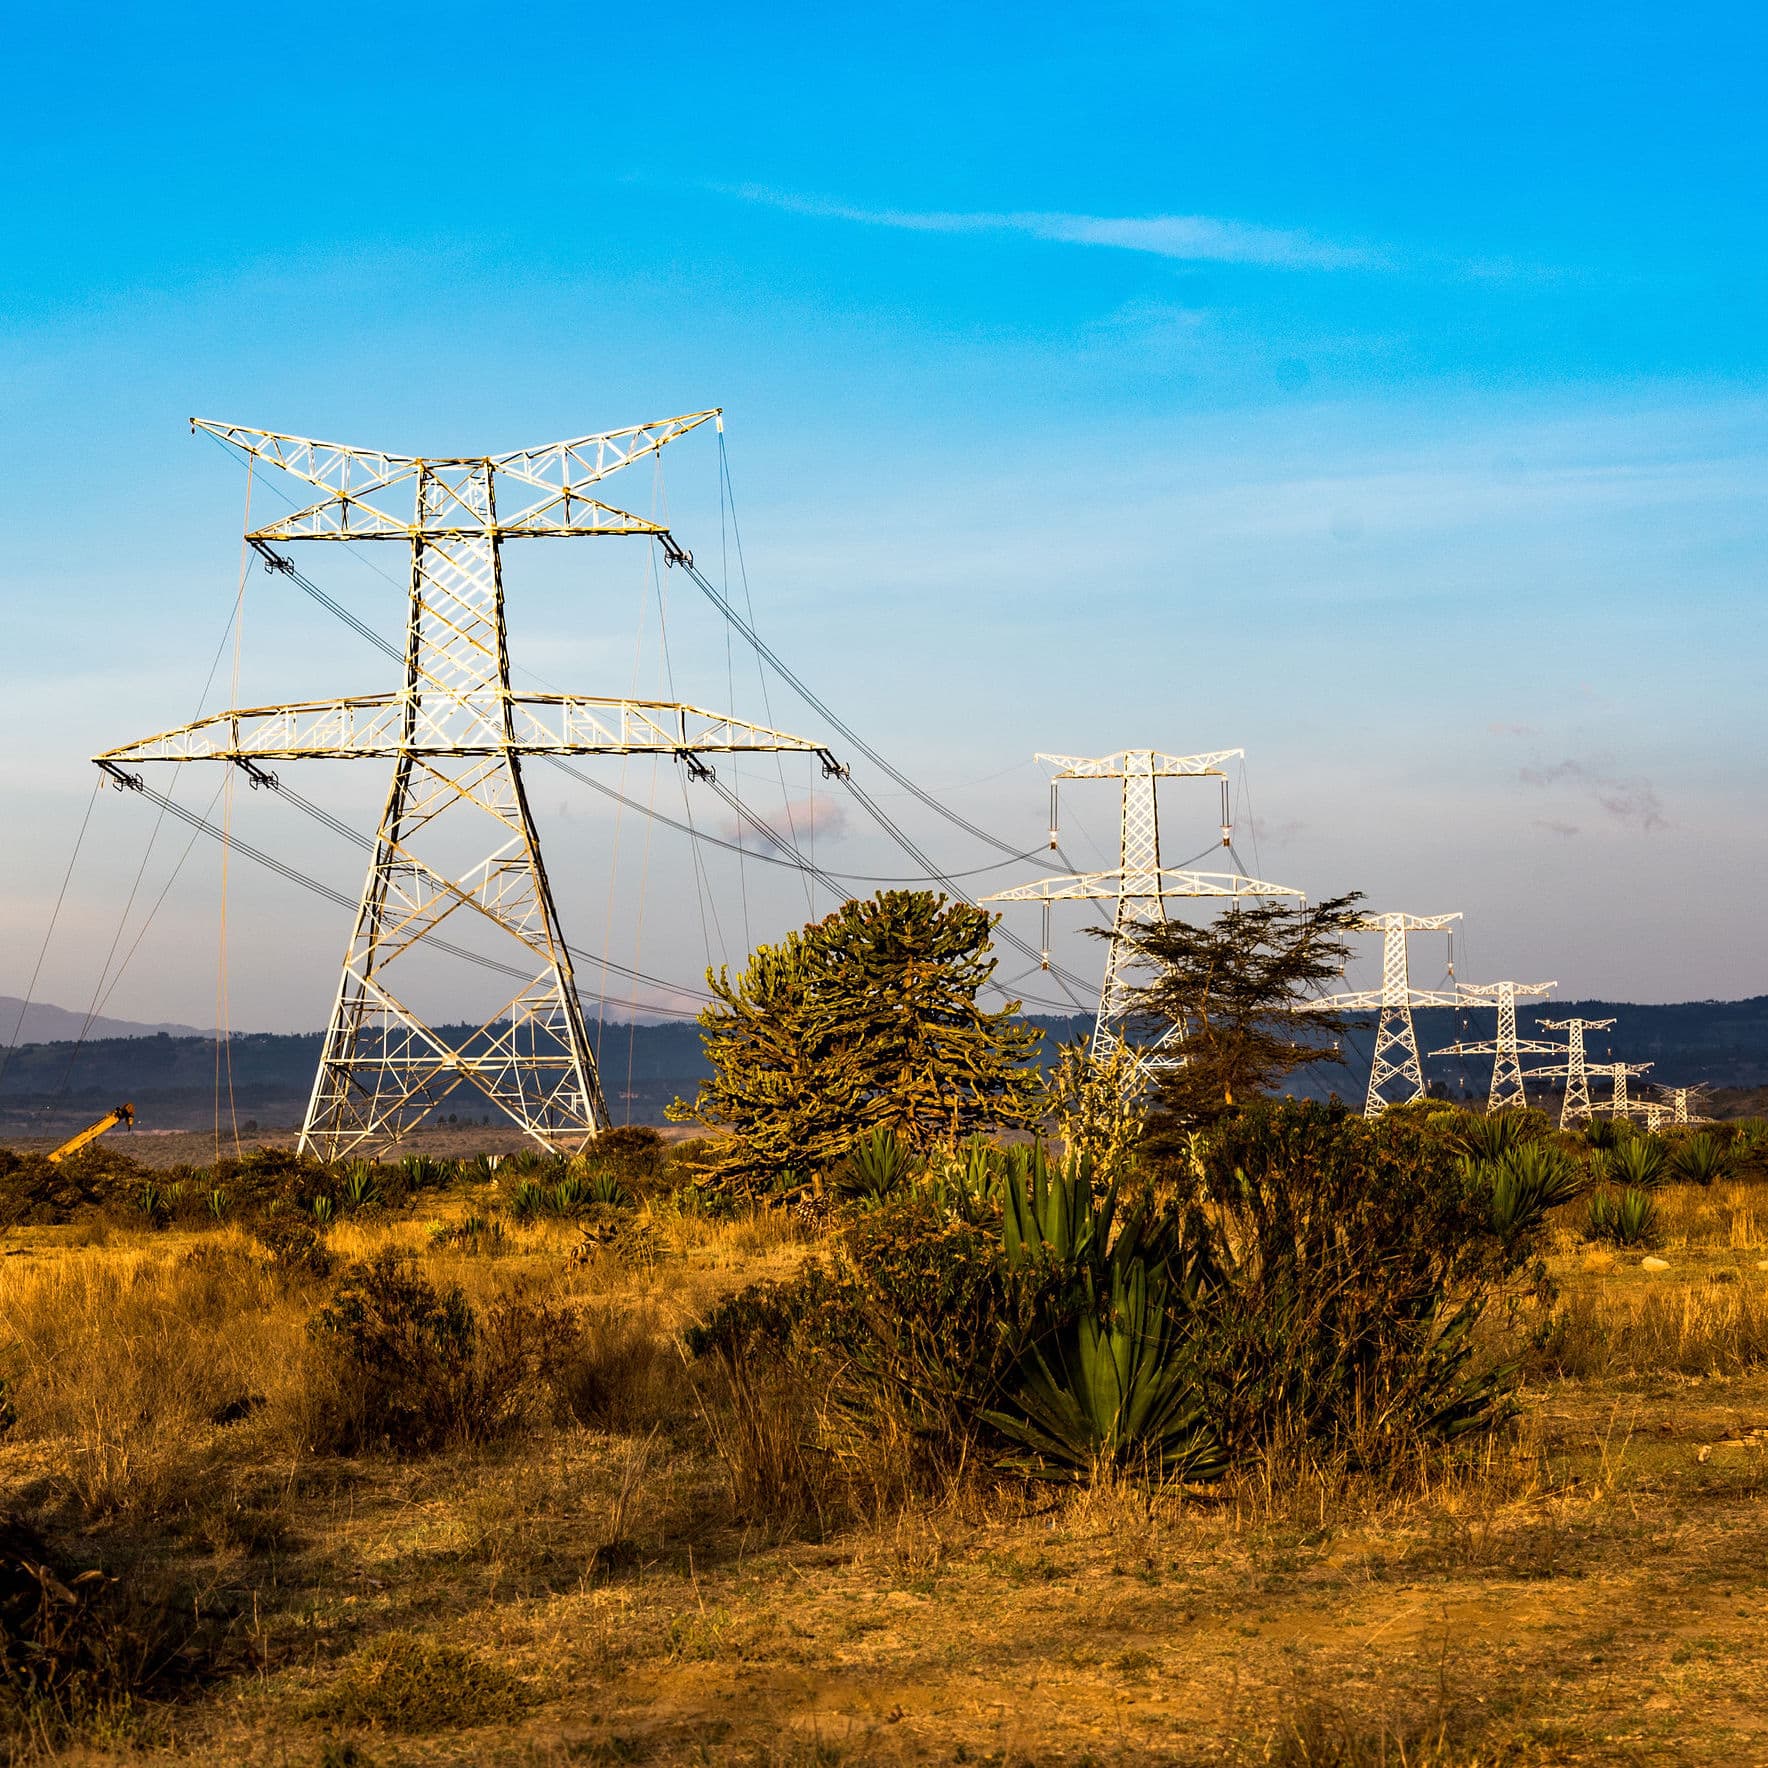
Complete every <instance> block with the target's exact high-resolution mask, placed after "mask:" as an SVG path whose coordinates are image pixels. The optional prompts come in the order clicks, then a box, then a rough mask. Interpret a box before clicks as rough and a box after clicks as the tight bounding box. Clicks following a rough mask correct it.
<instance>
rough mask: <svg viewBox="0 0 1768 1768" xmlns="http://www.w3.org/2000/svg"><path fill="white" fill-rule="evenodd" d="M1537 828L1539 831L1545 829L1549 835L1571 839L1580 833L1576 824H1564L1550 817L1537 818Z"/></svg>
mask: <svg viewBox="0 0 1768 1768" xmlns="http://www.w3.org/2000/svg"><path fill="white" fill-rule="evenodd" d="M1535 827H1536V828H1537V829H1545V830H1546V831H1547V833H1548V834H1549V835H1565V836H1568V837H1569V836H1572V835H1575V834H1577V833H1578V825H1577V824H1576V823H1562V822H1559V821H1557V820H1555V819H1554V818H1553V817H1550V816H1538V817H1536V818H1535Z"/></svg>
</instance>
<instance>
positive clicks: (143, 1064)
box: [0, 996, 1768, 1136]
mask: <svg viewBox="0 0 1768 1768" xmlns="http://www.w3.org/2000/svg"><path fill="white" fill-rule="evenodd" d="M46 1010H47V1011H50V1012H55V1011H57V1009H53V1008H50V1009H46ZM4 1011H5V1005H4V1002H0V1013H3V1012H4ZM17 1013H18V1005H17V1002H16V1001H15V1002H14V1003H13V1004H12V1007H11V1014H12V1017H14V1018H16V1017H17ZM1573 1014H1576V1015H1577V1016H1578V1017H1580V1018H1584V1019H1607V1018H1613V1019H1615V1020H1616V1021H1618V1023H1617V1024H1616V1025H1615V1027H1614V1029H1613V1030H1612V1031H1609V1032H1600V1033H1592V1034H1591V1038H1590V1055H1591V1058H1592V1060H1596V1061H1601V1060H1605V1059H1607V1058H1608V1056H1609V1055H1610V1053H1611V1051H1612V1053H1613V1054H1614V1055H1616V1056H1620V1055H1625V1056H1626V1057H1627V1059H1628V1060H1630V1061H1644V1062H1651V1063H1652V1064H1653V1065H1654V1066H1653V1067H1652V1069H1651V1071H1650V1073H1649V1074H1647V1075H1646V1076H1645V1077H1644V1081H1643V1083H1636V1091H1637V1090H1638V1089H1639V1086H1640V1085H1647V1086H1648V1085H1650V1084H1651V1083H1654V1082H1655V1083H1660V1084H1663V1085H1666V1086H1680V1085H1686V1084H1689V1083H1692V1082H1696V1081H1706V1082H1707V1083H1708V1084H1709V1085H1711V1086H1713V1087H1715V1088H1725V1089H1731V1091H1730V1092H1729V1093H1728V1094H1727V1095H1726V1096H1724V1097H1722V1098H1720V1099H1718V1100H1716V1101H1715V1105H1716V1107H1717V1108H1718V1109H1721V1110H1730V1111H1743V1110H1751V1109H1760V1096H1759V1095H1755V1094H1753V1093H1752V1091H1751V1089H1759V1088H1762V1087H1765V1086H1768V996H1757V997H1755V998H1753V999H1750V1000H1743V1001H1683V1002H1679V1003H1676V1004H1674V1005H1669V1006H1640V1005H1637V1004H1634V1003H1630V1002H1624V1001H1557V1002H1545V1003H1542V1002H1531V1003H1528V1004H1526V1005H1519V1007H1518V1010H1517V1021H1518V1029H1519V1031H1520V1032H1521V1034H1522V1036H1524V1037H1525V1038H1526V1037H1528V1036H1530V1034H1531V1033H1533V1032H1534V1031H1535V1024H1536V1021H1537V1020H1539V1019H1542V1018H1549V1019H1564V1018H1568V1017H1570V1016H1572V1015H1573ZM66 1017H67V1018H69V1019H72V1020H73V1025H72V1028H71V1029H72V1030H73V1031H75V1032H77V1031H78V1028H79V1017H78V1016H77V1015H71V1014H70V1015H66ZM1493 1018H1494V1015H1493V1014H1492V1013H1490V1012H1475V1013H1461V1012H1458V1011H1456V1010H1454V1009H1448V1008H1435V1009H1431V1010H1428V1011H1421V1012H1419V1013H1418V1014H1417V1015H1416V1024H1417V1029H1418V1042H1419V1047H1420V1048H1421V1049H1422V1050H1424V1051H1426V1052H1429V1051H1431V1050H1435V1049H1440V1048H1442V1047H1444V1046H1445V1045H1448V1044H1452V1043H1454V1042H1455V1041H1456V1040H1457V1039H1458V1038H1462V1039H1468V1040H1473V1039H1481V1038H1487V1037H1490V1036H1491V1034H1492V1029H1493ZM1032 1022H1033V1023H1034V1024H1036V1025H1039V1026H1041V1027H1043V1029H1044V1030H1045V1032H1046V1034H1047V1038H1046V1045H1045V1049H1046V1056H1047V1057H1049V1056H1053V1055H1054V1051H1055V1047H1056V1045H1058V1044H1059V1043H1062V1042H1064V1041H1067V1040H1069V1039H1072V1038H1076V1037H1084V1036H1085V1035H1087V1033H1089V1032H1090V1031H1091V1029H1092V1019H1091V1016H1090V1015H1075V1016H1072V1017H1068V1018H1046V1017H1042V1016H1038V1017H1035V1018H1034V1019H1033V1021H1032ZM107 1023H114V1022H104V1021H101V1022H100V1025H101V1026H103V1025H106V1024H107ZM0 1028H3V1029H8V1030H9V1029H10V1027H9V1026H7V1025H5V1022H4V1021H3V1020H0ZM1541 1035H1542V1036H1544V1037H1554V1036H1555V1035H1556V1034H1553V1033H1543V1034H1541ZM1371 1037H1372V1032H1371V1031H1369V1030H1364V1031H1361V1032H1358V1033H1355V1034H1354V1035H1353V1036H1352V1038H1351V1040H1350V1048H1349V1050H1348V1052H1347V1055H1348V1058H1349V1059H1348V1061H1347V1062H1346V1063H1345V1064H1344V1065H1343V1066H1342V1067H1337V1066H1328V1065H1321V1066H1320V1067H1318V1068H1315V1069H1313V1070H1311V1071H1309V1072H1307V1073H1304V1074H1302V1075H1298V1076H1297V1077H1296V1081H1295V1084H1294V1086H1293V1088H1292V1090H1293V1091H1295V1092H1297V1093H1299V1094H1303V1095H1305V1096H1311V1097H1316V1098H1323V1097H1325V1096H1326V1095H1327V1094H1328V1093H1332V1092H1336V1093H1338V1094H1339V1095H1340V1096H1341V1097H1343V1098H1346V1099H1350V1100H1360V1099H1361V1098H1362V1096H1363V1089H1364V1086H1365V1084H1366V1082H1367V1078H1368V1072H1369V1050H1370V1043H1371ZM319 1041H320V1040H319V1034H318V1033H317V1032H311V1033H305V1034H302V1035H298V1036H279V1035H276V1034H273V1033H268V1032H254V1033H249V1034H246V1035H243V1036H236V1037H234V1038H233V1039H232V1040H231V1042H230V1045H229V1053H230V1057H231V1065H232V1071H233V1101H234V1110H235V1112H236V1113H237V1115H238V1117H239V1119H240V1121H241V1122H242V1123H244V1122H247V1121H253V1122H256V1123H257V1124H258V1125H260V1126H261V1127H262V1128H264V1129H271V1128H279V1129H280V1128H290V1127H293V1126H295V1125H297V1124H299V1122H300V1121H301V1117H302V1114H303V1112H304V1111H305V1109H306V1105H307V1094H308V1090H309V1088H310V1087H311V1086H312V1083H313V1070H314V1067H315V1065H316V1064H317V1063H318V1060H319ZM215 1056H216V1050H215V1041H214V1039H213V1038H212V1037H210V1036H206V1035H203V1034H201V1033H193V1032H190V1031H188V1029H187V1028H185V1027H177V1028H172V1029H170V1030H164V1031H155V1030H154V1029H153V1028H151V1027H148V1026H131V1027H129V1028H128V1029H126V1030H124V1031H122V1032H114V1031H106V1032H105V1033H104V1035H98V1031H97V1029H96V1028H95V1031H94V1034H93V1035H92V1036H90V1037H88V1039H87V1040H86V1042H85V1043H84V1044H81V1045H79V1046H77V1047H76V1045H75V1044H73V1043H72V1042H71V1041H68V1040H66V1039H62V1040H43V1041H36V1042H30V1043H24V1044H21V1045H20V1047H19V1048H18V1049H17V1050H16V1051H14V1052H13V1054H12V1056H11V1057H10V1058H9V1060H8V1062H7V1070H6V1074H5V1077H4V1079H3V1080H0V1135H13V1136H18V1135H27V1134H38V1135H41V1134H47V1133H50V1132H52V1131H56V1130H65V1129H71V1128H74V1127H77V1126H78V1125H79V1124H81V1123H84V1122H86V1121H88V1120H89V1119H91V1118H92V1117H94V1116H95V1115H97V1114H98V1113H99V1112H100V1111H104V1110H107V1109H109V1107H110V1106H112V1105H115V1104H117V1103H119V1102H120V1101H122V1100H124V1099H127V1100H130V1101H131V1102H132V1103H133V1104H134V1105H135V1106H136V1108H137V1110H138V1111H139V1112H140V1115H141V1122H142V1127H143V1128H144V1129H189V1128H198V1127H201V1126H203V1125H205V1124H208V1123H211V1122H212V1121H213V1119H214V1111H215V1071H216V1062H215ZM597 1060H598V1062H599V1064H600V1067H601V1075H602V1087H603V1090H604V1091H605V1092H606V1094H607V1097H608V1104H609V1106H610V1108H611V1109H612V1111H613V1113H614V1116H615V1118H616V1120H624V1119H630V1120H631V1121H632V1122H635V1123H661V1122H663V1111H664V1107H665V1106H666V1105H667V1104H668V1103H669V1101H670V1100H671V1099H674V1098H675V1097H677V1096H678V1095H685V1094H691V1093H692V1092H693V1091H694V1088H695V1086H696V1084H697V1083H698V1081H699V1079H700V1077H701V1076H702V1075H703V1074H705V1072H706V1063H705V1058H704V1056H703V1054H702V1052H701V1049H700V1032H699V1027H698V1026H697V1025H695V1024H693V1023H692V1022H691V1021H688V1020H666V1021H664V1022H662V1023H660V1024H655V1025H631V1026H628V1025H608V1026H606V1027H604V1028H603V1030H602V1032H601V1034H600V1037H599V1039H598V1040H597ZM1526 1060H1527V1059H1525V1062H1526ZM1534 1060H1539V1058H1535V1059H1534ZM1425 1074H1426V1077H1427V1078H1428V1079H1429V1080H1430V1081H1431V1082H1432V1083H1433V1084H1434V1085H1439V1086H1443V1087H1446V1088H1447V1089H1448V1091H1449V1093H1450V1094H1451V1095H1452V1096H1454V1097H1460V1096H1462V1094H1464V1093H1465V1094H1467V1095H1468V1096H1470V1097H1472V1098H1476V1099H1477V1098H1483V1097H1484V1095H1485V1090H1486V1086H1487V1083H1488V1081H1489V1079H1490V1076H1491V1065H1490V1060H1489V1058H1472V1059H1466V1060H1461V1059H1456V1058H1438V1059H1436V1060H1434V1061H1431V1060H1427V1061H1426V1063H1425ZM1535 1085H1536V1088H1537V1089H1538V1093H1539V1096H1540V1097H1541V1099H1542V1102H1543V1103H1548V1102H1550V1097H1549V1096H1550V1095H1556V1094H1557V1092H1558V1085H1557V1083H1545V1082H1541V1083H1535ZM450 1108H451V1109H452V1110H453V1112H454V1113H455V1114H456V1115H457V1116H459V1117H462V1118H468V1117H470V1116H476V1115H489V1113H490V1108H489V1107H488V1106H482V1105H481V1104H480V1103H479V1102H477V1101H475V1102H472V1103H469V1102H467V1101H466V1100H464V1099H462V1098H458V1097H457V1098H456V1099H455V1100H452V1101H450Z"/></svg>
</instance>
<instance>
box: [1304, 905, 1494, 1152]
mask: <svg viewBox="0 0 1768 1768" xmlns="http://www.w3.org/2000/svg"><path fill="white" fill-rule="evenodd" d="M1460 919H1461V915H1460V911H1459V910H1457V911H1456V912H1455V913H1454V914H1452V915H1408V914H1406V913H1405V912H1404V911H1403V910H1400V909H1392V910H1383V911H1381V912H1380V913H1377V914H1368V915H1361V916H1359V917H1358V919H1357V925H1358V926H1359V927H1360V928H1362V929H1363V930H1364V931H1365V932H1368V933H1379V934H1380V935H1381V987H1380V988H1361V989H1356V990H1353V991H1352V992H1351V993H1349V994H1335V995H1323V996H1322V997H1321V998H1320V999H1319V1000H1315V1001H1307V1002H1305V1003H1304V1004H1302V1005H1301V1006H1299V1007H1297V1008H1296V1011H1297V1012H1298V1013H1337V1012H1346V1011H1356V1010H1359V1009H1367V1008H1370V1007H1375V1008H1379V1009H1380V1013H1381V1017H1380V1019H1379V1020H1378V1021H1377V1024H1376V1030H1375V1059H1374V1061H1373V1062H1372V1063H1371V1064H1370V1066H1369V1091H1368V1093H1367V1094H1366V1095H1365V1097H1364V1100H1363V1112H1364V1115H1365V1116H1368V1117H1378V1116H1379V1115H1380V1114H1381V1113H1382V1112H1383V1111H1385V1110H1386V1109H1387V1108H1388V1106H1390V1105H1409V1104H1411V1103H1412V1101H1413V1100H1414V1099H1422V1098H1423V1097H1424V1068H1423V1065H1422V1064H1421V1063H1420V1062H1419V1060H1418V1034H1417V1032H1416V1031H1414V1030H1413V1027H1412V1009H1413V1008H1414V1007H1453V1006H1455V1005H1456V1004H1457V999H1458V997H1457V996H1456V995H1455V994H1454V993H1453V992H1452V991H1447V990H1443V989H1423V988H1414V987H1413V986H1412V978H1411V972H1410V969H1409V967H1408V964H1407V956H1406V936H1407V934H1409V933H1440V932H1442V931H1444V930H1445V929H1447V928H1449V927H1452V926H1453V925H1454V924H1455V923H1456V922H1457V921H1459V920H1460ZM1396 1081H1397V1082H1398V1083H1399V1094H1398V1096H1397V1097H1394V1096H1390V1095H1391V1094H1392V1093H1393V1090H1394V1083H1395V1082H1396Z"/></svg>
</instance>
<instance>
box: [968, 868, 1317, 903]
mask: <svg viewBox="0 0 1768 1768" xmlns="http://www.w3.org/2000/svg"><path fill="white" fill-rule="evenodd" d="M1125 877H1126V874H1125V872H1124V870H1123V868H1121V867H1119V868H1117V869H1115V870H1113V871H1109V872H1078V873H1073V874H1070V875H1066V876H1061V877H1053V878H1038V879H1036V880H1034V881H1033V882H1032V883H1030V884H1017V885H1014V886H1013V888H1012V889H1010V890H998V891H996V892H995V893H994V895H992V896H985V897H983V898H982V899H981V900H982V901H983V902H1081V901H1087V900H1090V899H1093V898H1103V899H1104V900H1105V901H1107V902H1115V901H1116V900H1117V899H1118V898H1119V897H1121V896H1124V895H1125V894H1128V893H1127V892H1126V891H1125V888H1124V885H1125ZM1133 894H1134V896H1135V898H1136V900H1138V901H1142V900H1144V899H1150V900H1151V899H1153V898H1155V897H1163V898H1164V897H1173V898H1182V897H1221V898H1239V897H1246V896H1293V897H1298V898H1301V897H1305V896H1306V894H1307V893H1306V892H1305V891H1301V890H1295V889H1292V888H1291V887H1290V886H1289V885H1287V884H1267V883H1266V882H1265V881H1264V880H1263V879H1262V878H1248V877H1245V876H1243V875H1242V874H1241V873H1239V872H1193V871H1186V870H1183V869H1181V868H1177V867H1164V866H1163V867H1162V868H1161V869H1160V870H1159V871H1158V872H1148V873H1144V872H1140V871H1138V872H1136V873H1135V874H1134V883H1133Z"/></svg>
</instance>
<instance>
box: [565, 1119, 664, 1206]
mask: <svg viewBox="0 0 1768 1768" xmlns="http://www.w3.org/2000/svg"><path fill="white" fill-rule="evenodd" d="M584 1155H585V1158H586V1159H588V1160H589V1161H590V1162H592V1163H593V1164H594V1165H596V1166H598V1167H600V1168H601V1169H602V1170H603V1171H604V1172H608V1173H611V1174H613V1175H614V1177H616V1178H617V1179H620V1180H622V1181H623V1182H624V1183H625V1184H627V1185H629V1186H633V1187H636V1188H637V1189H640V1190H643V1189H646V1188H648V1187H649V1186H651V1185H653V1184H655V1183H656V1181H657V1180H658V1179H659V1178H660V1177H661V1176H662V1172H663V1167H664V1163H665V1162H666V1160H667V1159H668V1156H669V1145H668V1143H666V1142H665V1141H664V1140H663V1136H662V1132H661V1131H659V1130H656V1129H653V1128H652V1127H651V1125H650V1124H648V1123H623V1124H616V1125H615V1126H614V1128H612V1129H606V1130H603V1131H602V1133H601V1134H600V1135H599V1136H597V1137H596V1139H595V1140H594V1141H593V1142H591V1143H590V1145H589V1147H588V1148H587V1149H585V1150H584Z"/></svg>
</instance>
